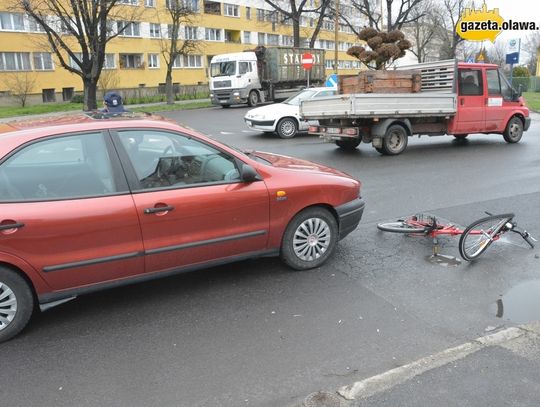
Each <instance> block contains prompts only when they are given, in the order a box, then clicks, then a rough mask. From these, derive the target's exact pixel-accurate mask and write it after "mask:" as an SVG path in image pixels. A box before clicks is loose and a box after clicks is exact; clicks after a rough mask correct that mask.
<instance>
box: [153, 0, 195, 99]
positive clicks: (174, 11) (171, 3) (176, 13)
mask: <svg viewBox="0 0 540 407" xmlns="http://www.w3.org/2000/svg"><path fill="white" fill-rule="evenodd" d="M166 10H167V14H168V21H169V25H168V28H167V37H168V38H162V39H161V54H162V55H163V59H164V60H165V66H166V73H165V93H166V95H167V104H168V105H172V104H174V89H173V81H172V69H173V67H174V65H175V62H176V61H177V59H178V58H180V57H182V56H185V55H189V54H190V53H192V52H193V51H195V50H196V49H198V47H199V43H198V41H197V40H192V39H188V38H185V37H186V35H183V37H184V39H182V38H181V37H182V35H180V34H181V33H180V29H181V28H183V27H184V26H186V27H189V26H191V25H192V20H193V16H194V15H195V10H193V9H192V7H191V2H187V1H185V0H167V1H166ZM184 34H185V33H184Z"/></svg>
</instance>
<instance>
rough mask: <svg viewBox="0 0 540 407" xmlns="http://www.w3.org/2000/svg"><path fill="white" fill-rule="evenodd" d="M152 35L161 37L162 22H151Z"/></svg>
mask: <svg viewBox="0 0 540 407" xmlns="http://www.w3.org/2000/svg"><path fill="white" fill-rule="evenodd" d="M150 37H152V38H161V24H155V23H150Z"/></svg>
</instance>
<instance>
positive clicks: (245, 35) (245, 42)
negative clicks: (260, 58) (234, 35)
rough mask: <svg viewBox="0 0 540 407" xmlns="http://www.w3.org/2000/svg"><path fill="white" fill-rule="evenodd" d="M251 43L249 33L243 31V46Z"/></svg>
mask: <svg viewBox="0 0 540 407" xmlns="http://www.w3.org/2000/svg"><path fill="white" fill-rule="evenodd" d="M250 43H251V31H244V44H250Z"/></svg>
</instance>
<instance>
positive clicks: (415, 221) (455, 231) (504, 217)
mask: <svg viewBox="0 0 540 407" xmlns="http://www.w3.org/2000/svg"><path fill="white" fill-rule="evenodd" d="M486 214H487V215H488V216H487V217H484V218H481V219H478V220H476V221H474V222H473V223H471V224H470V225H469V226H467V227H466V228H465V229H461V228H460V227H458V226H456V225H454V224H452V223H448V224H445V223H438V222H437V218H436V217H435V216H432V215H426V214H417V215H412V216H409V217H407V218H405V219H400V220H398V221H396V222H386V223H379V224H378V225H377V228H378V229H379V230H382V231H384V232H392V233H405V234H410V235H423V236H430V237H432V238H433V239H434V242H435V244H436V243H437V240H436V239H437V237H438V236H440V235H450V236H457V235H461V237H460V239H459V254H460V255H461V257H462V258H463V259H464V260H466V261H473V260H475V259H477V258H478V257H480V255H481V254H482V253H484V252H485V251H486V250H487V248H488V247H489V246H490V245H491V244H492V243H493V242H495V241H497V240H499V239H500V238H501V236H502V235H504V234H505V233H506V232H514V233H517V234H519V235H520V236H521V237H522V238H523V240H525V241H526V242H527V243H528V244H529V246H530V247H531V249H534V243H533V242H536V239H535V238H534V237H532V236H531V235H530V233H529V232H527V231H526V230H525V229H520V228H518V226H517V222H515V221H514V216H515V215H514V214H513V213H504V214H501V215H493V214H491V213H489V212H486Z"/></svg>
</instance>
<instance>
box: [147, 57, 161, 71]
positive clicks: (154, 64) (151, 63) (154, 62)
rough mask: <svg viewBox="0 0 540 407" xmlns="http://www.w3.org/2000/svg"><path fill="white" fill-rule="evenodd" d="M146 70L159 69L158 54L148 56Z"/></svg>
mask: <svg viewBox="0 0 540 407" xmlns="http://www.w3.org/2000/svg"><path fill="white" fill-rule="evenodd" d="M148 68H159V54H148Z"/></svg>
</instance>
